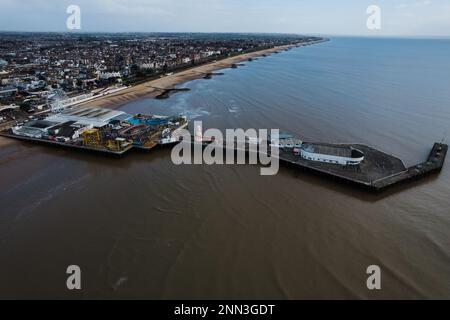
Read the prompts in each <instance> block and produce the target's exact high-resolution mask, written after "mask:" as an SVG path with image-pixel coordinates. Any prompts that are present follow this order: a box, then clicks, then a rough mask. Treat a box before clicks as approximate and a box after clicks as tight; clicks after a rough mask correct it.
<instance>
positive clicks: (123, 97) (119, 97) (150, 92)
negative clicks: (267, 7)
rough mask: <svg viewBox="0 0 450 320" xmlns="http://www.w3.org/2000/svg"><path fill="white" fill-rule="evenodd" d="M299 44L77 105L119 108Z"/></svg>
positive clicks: (236, 58) (196, 68)
mask: <svg viewBox="0 0 450 320" xmlns="http://www.w3.org/2000/svg"><path fill="white" fill-rule="evenodd" d="M310 44H311V43H310ZM308 45H309V44H308ZM297 46H298V44H290V45H284V46H277V47H274V48H270V49H264V50H260V51H255V52H249V53H244V54H241V55H238V56H234V57H229V58H225V59H222V60H218V61H215V62H211V63H207V64H204V65H200V66H194V67H192V68H189V69H186V70H183V71H179V72H176V73H174V74H172V75H168V76H164V77H162V78H158V79H153V80H149V81H146V82H144V83H141V84H138V85H135V86H132V87H129V88H127V89H124V90H121V91H119V92H117V93H112V94H110V95H107V96H102V97H99V98H96V99H92V100H90V101H87V102H83V103H80V104H77V106H79V107H100V108H108V109H117V108H119V107H121V106H123V105H125V104H127V103H128V102H130V101H134V100H138V99H141V98H155V97H156V96H158V95H159V94H161V93H162V90H160V89H157V88H164V89H170V88H174V87H175V86H176V85H179V84H182V83H185V82H188V81H192V80H196V79H200V78H203V77H204V76H205V75H206V74H208V73H211V72H214V71H217V70H221V69H226V68H229V67H231V66H232V65H233V64H236V63H241V62H244V61H247V60H248V59H250V58H252V59H253V58H257V57H261V56H263V55H266V54H272V53H274V52H276V51H280V50H285V49H290V48H294V47H297Z"/></svg>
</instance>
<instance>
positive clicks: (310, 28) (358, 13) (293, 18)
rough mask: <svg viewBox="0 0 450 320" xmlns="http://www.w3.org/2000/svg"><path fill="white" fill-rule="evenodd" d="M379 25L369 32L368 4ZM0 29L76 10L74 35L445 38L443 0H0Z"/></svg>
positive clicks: (57, 27) (44, 22) (49, 25)
mask: <svg viewBox="0 0 450 320" xmlns="http://www.w3.org/2000/svg"><path fill="white" fill-rule="evenodd" d="M373 4H375V5H377V6H379V8H380V10H381V28H380V29H378V30H369V29H368V28H367V25H366V21H367V19H368V17H369V14H368V13H367V9H368V7H369V6H371V5H373ZM0 5H1V8H2V10H1V11H0V32H24V33H25V32H56V33H62V32H68V31H69V30H68V29H67V28H66V20H67V17H68V16H69V14H67V13H66V9H67V7H68V6H70V5H77V6H79V8H80V9H81V30H77V31H69V32H73V33H243V34H251V33H256V34H297V35H311V36H324V37H327V36H328V37H336V36H355V37H389V38H392V37H394V38H411V37H412V38H418V37H419V38H448V37H450V19H448V16H450V4H449V3H448V2H447V1H445V0H394V1H391V2H390V3H385V2H384V1H366V0H363V1H356V0H349V1H346V3H345V4H342V3H334V2H332V1H331V0H323V1H320V2H315V3H313V2H310V1H294V0H285V1H283V3H282V4H279V3H275V2H274V1H270V0H261V1H256V0H248V1H245V2H243V3H240V2H239V1H237V0H228V1H225V0H213V1H209V2H205V1H201V0H186V1H177V0H168V1H162V0H148V1H144V0H129V1H125V0H93V1H87V0H78V1H73V0H72V1H71V0H62V1H56V0H24V1H21V2H17V1H14V0H0Z"/></svg>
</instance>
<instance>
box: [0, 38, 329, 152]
mask: <svg viewBox="0 0 450 320" xmlns="http://www.w3.org/2000/svg"><path fill="white" fill-rule="evenodd" d="M324 41H326V40H325V39H323V40H320V41H315V42H309V43H297V44H288V45H283V46H277V47H273V48H269V49H263V50H259V51H254V52H249V53H243V54H240V55H237V56H233V57H228V58H224V59H221V60H217V61H215V62H210V63H206V64H203V65H199V66H193V67H191V68H188V69H185V70H182V71H178V72H174V73H173V74H172V75H168V76H163V77H162V78H158V79H152V80H148V81H145V82H143V83H140V84H137V85H134V86H131V87H129V88H126V89H123V90H120V91H118V92H115V93H111V94H109V95H105V96H100V97H98V98H95V99H92V100H89V101H85V102H82V103H79V104H76V105H74V106H76V107H82V108H83V107H99V108H106V109H113V110H114V109H118V108H120V107H122V106H123V105H125V104H127V103H129V102H132V101H135V100H139V99H143V98H154V99H155V98H156V97H157V96H159V95H160V94H161V93H163V92H164V90H166V89H173V88H174V87H175V86H176V85H180V84H183V83H186V82H189V81H192V80H197V79H202V78H204V77H205V76H206V75H208V74H212V73H214V72H216V71H218V70H222V69H227V68H230V67H231V66H233V65H235V64H239V63H242V62H245V61H248V60H249V59H250V58H251V59H255V58H259V57H263V56H266V55H270V54H273V53H275V52H279V51H283V50H286V49H292V48H297V47H302V46H308V45H313V44H318V43H321V42H324ZM212 76H214V74H212ZM15 142H16V141H14V140H13V139H8V138H6V137H1V136H0V147H6V146H9V145H12V144H14V143H15Z"/></svg>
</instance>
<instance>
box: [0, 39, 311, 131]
mask: <svg viewBox="0 0 450 320" xmlns="http://www.w3.org/2000/svg"><path fill="white" fill-rule="evenodd" d="M319 39H320V38H315V37H302V36H297V35H270V34H268V35H265V34H258V35H256V34H253V35H248V34H206V33H205V34H203V33H202V34H190V33H162V34H157V33H155V34H153V33H150V34H149V33H136V34H128V33H124V34H104V33H103V34H96V33H17V32H14V33H6V32H5V33H0V129H4V128H7V127H11V126H12V125H14V124H17V123H19V122H21V121H23V120H24V119H27V118H29V117H30V116H31V115H33V114H35V113H41V112H46V111H48V110H50V109H52V108H53V109H62V108H66V107H71V106H74V105H76V104H79V103H81V102H84V101H89V100H90V99H93V98H96V97H98V96H102V95H107V94H110V93H114V92H117V91H120V90H123V89H125V88H127V87H129V86H131V85H134V84H138V83H142V82H145V81H148V80H151V79H153V78H158V77H162V76H164V75H170V74H172V73H173V72H175V71H178V70H183V69H186V68H190V67H193V66H197V65H201V64H204V63H208V62H212V61H216V60H220V59H223V58H227V57H230V56H235V55H239V54H243V53H248V52H253V51H259V50H263V49H268V48H273V47H276V46H282V45H289V44H301V43H310V42H313V41H317V40H319Z"/></svg>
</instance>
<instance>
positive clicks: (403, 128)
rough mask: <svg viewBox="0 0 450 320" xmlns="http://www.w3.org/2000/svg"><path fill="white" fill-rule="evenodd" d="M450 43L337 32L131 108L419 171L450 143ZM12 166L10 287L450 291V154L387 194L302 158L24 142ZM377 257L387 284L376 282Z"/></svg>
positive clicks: (5, 236)
mask: <svg viewBox="0 0 450 320" xmlns="http://www.w3.org/2000/svg"><path fill="white" fill-rule="evenodd" d="M449 53H450V42H449V41H448V40H383V39H379V40H368V39H350V38H347V39H346V38H342V39H333V41H331V42H328V43H325V44H321V45H318V46H314V47H308V48H299V49H296V50H292V51H289V52H284V53H281V54H278V55H274V56H270V57H267V58H264V59H259V60H257V61H254V62H251V63H250V62H249V63H247V66H245V67H242V68H238V69H229V70H225V74H224V75H222V76H217V77H214V78H213V79H211V80H198V81H194V82H190V83H188V84H186V85H185V86H187V87H189V88H191V89H192V90H191V91H190V92H189V93H181V94H178V95H174V96H173V97H171V98H170V99H168V100H166V101H155V100H142V101H136V102H133V103H130V104H129V105H127V106H125V107H124V110H126V111H129V112H147V113H156V114H172V113H178V112H184V113H185V114H187V115H188V116H189V117H190V118H191V119H196V120H203V121H204V126H205V127H218V128H222V129H223V128H235V127H243V128H250V127H255V128H280V129H281V130H283V131H290V132H293V133H296V134H298V135H300V136H301V137H303V138H304V139H305V140H315V141H330V142H354V141H357V142H362V143H365V144H369V145H372V146H374V147H377V148H379V149H381V150H383V151H387V152H390V153H392V154H394V155H396V156H399V157H400V158H402V159H403V160H404V161H405V163H406V164H407V165H412V164H415V163H417V162H421V161H423V160H424V159H425V157H426V156H427V154H428V152H429V150H430V148H431V146H432V143H433V142H434V141H440V140H441V139H442V138H443V137H444V138H447V139H448V135H447V134H448V132H447V130H448V129H449V128H450V93H449V92H450V91H449V90H448V87H449V85H450V79H449V76H448V75H449V74H450V72H449V71H450V61H449V60H448V54H449ZM425 57H427V58H425ZM430 57H432V59H430ZM447 162H448V161H447ZM0 177H1V179H0V192H1V193H0V205H1V210H0V297H1V298H81V297H82V298H234V299H240V298H277V299H278V298H291V299H303V298H450V249H449V248H450V234H449V230H450V183H449V181H450V169H449V166H448V164H447V163H446V165H445V166H444V169H443V171H442V172H441V174H440V175H438V176H432V177H429V178H427V179H424V180H422V181H420V182H417V183H414V184H412V185H409V186H403V187H399V188H395V189H393V190H391V191H389V192H387V193H383V194H381V195H372V194H367V193H365V192H362V191H359V190H357V189H354V188H351V187H349V186H345V185H340V184H339V183H336V182H334V181H329V180H326V179H323V178H322V177H317V176H314V175H311V174H308V173H304V172H300V171H297V170H295V169H292V168H281V169H280V172H279V173H278V174H277V175H276V176H260V175H259V167H258V166H256V165H253V166H251V165H229V166H207V165H197V166H175V165H173V164H172V163H171V161H170V149H163V150H158V151H157V152H153V153H149V154H143V153H139V152H134V153H132V154H130V155H129V156H127V157H126V158H123V159H112V158H107V157H99V156H96V155H91V154H83V153H73V152H70V151H68V150H62V149H55V148H51V147H45V146H37V145H32V144H27V143H17V144H14V145H11V146H8V147H6V148H3V149H1V150H0ZM71 264H76V265H79V266H80V267H81V270H82V290H81V291H78V292H72V291H68V290H67V289H66V286H65V284H66V276H67V275H66V273H65V271H66V268H67V266H68V265H71ZM372 264H377V265H379V266H380V267H381V270H382V289H381V290H380V291H375V292H374V291H369V290H368V289H367V288H366V278H367V274H366V268H367V266H369V265H372Z"/></svg>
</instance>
